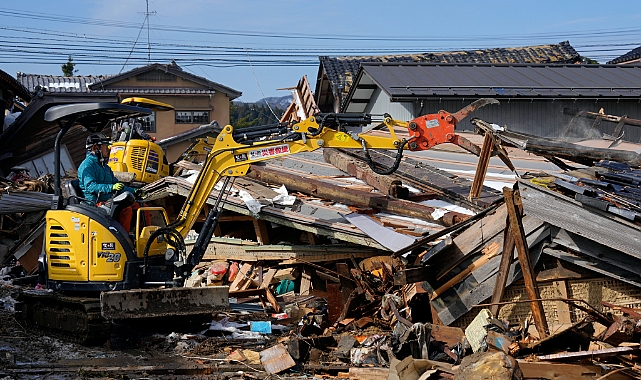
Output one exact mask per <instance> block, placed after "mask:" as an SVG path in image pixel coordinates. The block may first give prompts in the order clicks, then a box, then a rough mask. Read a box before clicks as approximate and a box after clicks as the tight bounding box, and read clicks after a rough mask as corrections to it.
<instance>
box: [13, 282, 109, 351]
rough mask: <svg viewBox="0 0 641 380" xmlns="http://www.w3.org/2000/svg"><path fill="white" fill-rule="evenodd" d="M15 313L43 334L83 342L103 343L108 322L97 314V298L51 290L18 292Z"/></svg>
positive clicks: (86, 343) (98, 301)
mask: <svg viewBox="0 0 641 380" xmlns="http://www.w3.org/2000/svg"><path fill="white" fill-rule="evenodd" d="M17 301H18V302H17V303H16V316H17V318H18V319H22V320H24V321H25V322H26V324H27V326H28V327H30V328H34V329H36V330H38V331H41V332H43V333H45V334H46V335H50V336H55V337H57V338H61V339H63V340H66V341H71V342H75V343H79V344H83V345H93V344H101V343H104V342H105V341H106V340H107V339H108V338H109V334H110V328H111V324H110V323H109V321H107V320H105V319H104V318H103V317H102V316H101V315H100V299H99V298H97V297H95V298H94V297H80V296H78V297H76V296H66V295H61V294H54V293H51V292H37V293H36V292H22V293H21V294H20V295H19V296H18V299H17Z"/></svg>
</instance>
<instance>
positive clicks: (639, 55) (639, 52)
mask: <svg viewBox="0 0 641 380" xmlns="http://www.w3.org/2000/svg"><path fill="white" fill-rule="evenodd" d="M638 59H641V46H639V47H638V48H634V49H632V50H630V51H629V52H627V53H625V54H623V55H622V56H620V57H617V58H615V59H613V60H611V61H610V62H608V64H616V63H623V62H629V61H634V60H638Z"/></svg>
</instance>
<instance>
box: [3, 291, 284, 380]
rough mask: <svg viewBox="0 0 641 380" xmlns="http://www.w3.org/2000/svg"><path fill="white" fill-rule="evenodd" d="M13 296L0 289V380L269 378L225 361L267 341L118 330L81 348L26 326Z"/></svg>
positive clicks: (258, 369)
mask: <svg viewBox="0 0 641 380" xmlns="http://www.w3.org/2000/svg"><path fill="white" fill-rule="evenodd" d="M15 294H16V287H14V286H12V285H9V284H7V283H4V284H2V285H1V286H0V380H4V379H50V380H58V379H256V378H258V379H263V378H268V377H269V376H268V374H267V373H265V372H264V371H263V370H262V367H260V366H251V365H247V364H243V363H238V362H229V361H227V360H225V357H226V356H227V355H228V354H229V352H231V350H232V349H234V348H236V347H249V348H250V349H253V350H256V351H260V350H262V349H264V348H265V346H266V345H268V344H270V342H269V341H258V342H252V343H247V342H242V341H234V340H228V339H226V338H225V337H222V336H211V335H215V334H212V333H209V332H207V327H208V326H207V325H204V326H196V327H195V328H192V329H193V330H194V331H193V332H181V333H176V332H163V333H156V332H153V331H147V330H146V329H140V328H138V327H136V328H132V327H128V326H116V328H115V329H114V333H112V335H111V338H110V339H109V340H108V341H107V342H105V343H104V344H101V345H98V346H82V345H79V344H75V343H70V342H67V341H65V340H64V339H58V338H54V337H50V336H46V335H43V334H42V333H41V332H39V331H36V330H33V329H30V328H28V327H27V326H24V324H23V323H22V321H19V320H17V319H16V318H15V315H14V313H13V297H12V296H13V295H15ZM168 330H170V328H169V329H168ZM203 332H204V333H203ZM271 339H272V340H273V339H275V338H271ZM281 378H283V377H281Z"/></svg>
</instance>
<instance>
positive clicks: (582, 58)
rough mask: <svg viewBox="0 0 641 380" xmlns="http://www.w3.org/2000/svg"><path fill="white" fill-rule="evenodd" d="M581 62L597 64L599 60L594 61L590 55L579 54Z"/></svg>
mask: <svg viewBox="0 0 641 380" xmlns="http://www.w3.org/2000/svg"><path fill="white" fill-rule="evenodd" d="M581 63H587V64H588V65H598V64H599V61H596V60H594V59H592V58H590V57H584V56H581Z"/></svg>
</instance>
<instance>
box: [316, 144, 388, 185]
mask: <svg viewBox="0 0 641 380" xmlns="http://www.w3.org/2000/svg"><path fill="white" fill-rule="evenodd" d="M323 158H324V159H325V162H327V163H329V164H332V165H334V166H335V167H336V168H338V169H340V170H342V171H344V172H345V173H347V174H349V175H351V176H352V177H355V178H358V179H360V180H361V181H364V182H365V183H367V184H368V185H370V186H372V187H373V188H375V189H376V190H378V191H380V192H381V193H383V194H388V195H389V194H390V190H391V189H392V187H393V186H394V184H395V183H396V182H399V179H398V178H396V177H395V176H393V175H380V174H376V173H374V171H373V170H372V169H370V168H369V166H367V164H366V163H365V162H363V161H361V160H357V159H355V158H353V157H350V156H348V155H346V154H345V153H343V152H341V151H340V150H338V149H331V148H328V149H323Z"/></svg>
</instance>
